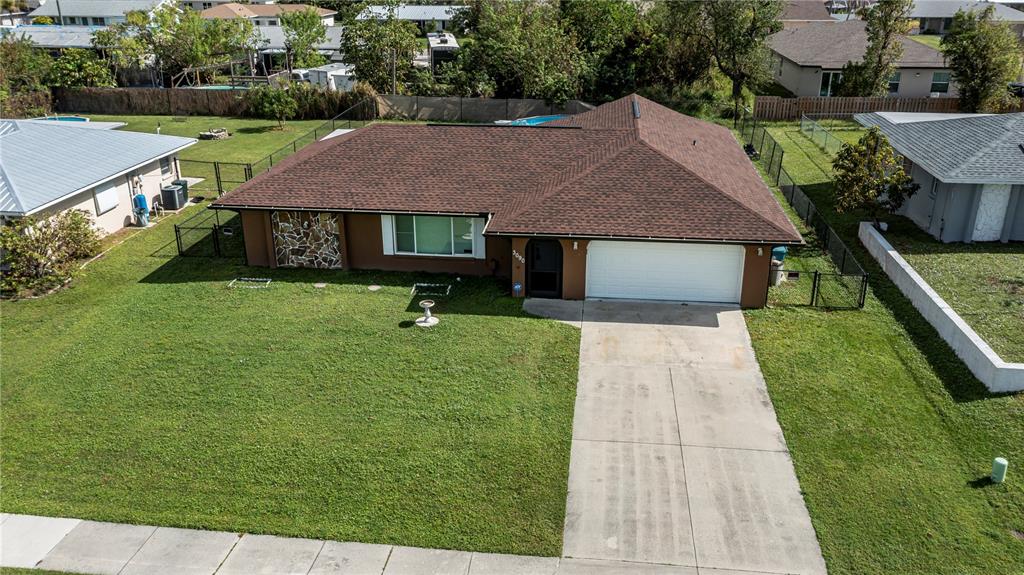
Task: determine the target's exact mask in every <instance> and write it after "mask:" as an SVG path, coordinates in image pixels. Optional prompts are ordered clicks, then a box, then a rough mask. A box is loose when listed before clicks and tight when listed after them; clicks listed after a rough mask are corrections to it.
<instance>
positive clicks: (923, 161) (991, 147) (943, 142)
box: [854, 112, 1024, 184]
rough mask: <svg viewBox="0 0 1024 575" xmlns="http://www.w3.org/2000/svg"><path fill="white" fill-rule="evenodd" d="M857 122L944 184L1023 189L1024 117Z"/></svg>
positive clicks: (878, 115) (875, 116)
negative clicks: (872, 128) (877, 132)
mask: <svg viewBox="0 0 1024 575" xmlns="http://www.w3.org/2000/svg"><path fill="white" fill-rule="evenodd" d="M897 117H898V118H899V119H898V120H897ZM854 119H856V120H857V121H858V122H860V123H861V124H862V125H864V126H869V127H870V126H878V128H879V129H880V130H881V131H882V133H884V134H885V135H886V137H888V138H889V142H890V143H891V144H892V147H893V148H895V149H896V151H897V152H899V153H900V154H902V155H903V156H905V157H907V158H908V159H909V160H911V161H912V162H914V163H915V164H917V165H919V166H921V167H922V168H924V169H925V170H927V171H928V173H930V174H932V175H933V176H935V177H936V178H938V179H939V180H941V181H943V182H947V183H962V184H1024V148H1021V146H1022V145H1024V113H1017V114H978V115H972V116H963V115H960V116H959V117H951V118H948V119H935V115H933V114H921V120H920V121H913V120H914V115H913V114H898V115H894V114H887V113H886V112H874V113H871V114H857V115H855V116H854Z"/></svg>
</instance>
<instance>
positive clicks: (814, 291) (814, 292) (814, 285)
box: [811, 270, 821, 307]
mask: <svg viewBox="0 0 1024 575" xmlns="http://www.w3.org/2000/svg"><path fill="white" fill-rule="evenodd" d="M820 281H821V272H819V271H818V270H814V279H813V280H811V306H812V307H813V306H816V305H818V285H819V282H820Z"/></svg>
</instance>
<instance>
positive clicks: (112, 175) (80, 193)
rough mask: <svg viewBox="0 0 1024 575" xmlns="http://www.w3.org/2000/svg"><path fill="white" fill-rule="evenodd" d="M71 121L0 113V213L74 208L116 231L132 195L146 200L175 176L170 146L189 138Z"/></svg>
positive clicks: (126, 220)
mask: <svg viewBox="0 0 1024 575" xmlns="http://www.w3.org/2000/svg"><path fill="white" fill-rule="evenodd" d="M76 124H79V123H78V122H58V121H53V120H0V220H9V219H13V218H20V217H24V216H46V215H49V214H54V213H57V212H62V211H65V210H70V209H78V210H83V211H86V212H88V213H89V214H90V215H92V216H93V218H94V220H95V225H96V227H97V228H98V229H99V230H101V231H102V232H105V233H111V232H116V231H117V230H119V229H121V228H123V227H125V226H127V225H130V224H131V222H132V220H133V215H132V197H133V196H134V195H135V194H136V193H138V192H142V193H143V194H145V195H146V198H147V199H148V201H149V203H150V205H153V202H154V201H156V200H157V199H158V198H159V197H160V190H161V188H162V187H163V186H165V185H167V184H169V183H170V182H171V181H173V180H175V179H178V178H179V176H180V171H179V168H178V161H177V159H178V152H180V151H181V150H183V149H185V148H187V147H189V146H191V145H192V144H195V143H196V140H194V139H192V138H180V137H177V136H160V135H156V134H144V133H140V132H123V131H120V130H104V129H93V128H86V127H82V126H80V125H76Z"/></svg>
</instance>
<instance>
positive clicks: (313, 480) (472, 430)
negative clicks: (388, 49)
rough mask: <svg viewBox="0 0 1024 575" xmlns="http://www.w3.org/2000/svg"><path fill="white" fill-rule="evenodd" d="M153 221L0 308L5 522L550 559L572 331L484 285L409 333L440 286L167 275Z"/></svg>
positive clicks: (572, 362)
mask: <svg viewBox="0 0 1024 575" xmlns="http://www.w3.org/2000/svg"><path fill="white" fill-rule="evenodd" d="M196 209H199V208H190V209H189V211H190V212H194V211H195V210H196ZM168 219H169V220H171V221H176V220H180V219H181V217H180V216H178V217H176V218H173V219H172V218H168ZM170 223H171V222H170V221H164V222H162V223H161V224H159V225H158V226H157V227H156V228H153V229H150V230H147V231H144V232H141V233H139V234H138V235H135V236H133V237H131V238H130V239H128V240H127V241H126V242H125V243H124V244H122V245H120V246H118V247H116V248H114V249H113V250H112V251H111V252H109V254H108V255H106V256H105V257H103V258H101V259H99V260H97V261H96V262H95V263H93V264H92V265H90V266H89V267H88V268H87V269H86V271H85V272H84V274H83V275H82V276H81V277H80V278H79V279H77V280H75V282H73V284H72V286H71V287H70V288H69V289H67V290H65V291H63V292H59V293H57V294H54V295H51V296H48V297H46V298H43V299H38V300H26V301H16V302H9V301H7V302H3V303H0V312H2V317H3V354H2V357H0V371H2V373H3V386H2V389H0V394H2V395H0V397H2V405H3V410H2V413H0V421H2V434H3V437H2V443H3V459H2V468H0V472H2V475H3V478H4V493H3V498H2V502H0V508H2V510H3V511H5V512H13V513H32V514H41V515H58V516H70V517H83V518H89V519H96V520H103V521H118V522H128V523H146V524H155V525H168V526H180V527H192V528H204V529H218V530H229V531H245V532H253V533H275V534H281V535H291V536H303V537H315V538H327V539H335V540H342V541H366V542H378V543H392V544H403V545H414V546H422V547H440V548H458V549H467V550H477V551H495V552H506V553H521V554H538V555H558V554H559V553H560V551H561V545H562V528H563V521H564V513H565V497H566V481H567V475H568V464H569V447H570V437H571V427H572V415H573V402H574V398H575V383H576V371H577V361H578V360H577V357H578V346H579V332H578V330H576V329H574V328H572V327H569V326H566V325H563V324H560V323H557V322H554V321H549V320H544V319H537V318H532V317H528V316H527V315H526V314H524V313H523V312H522V310H521V306H520V303H521V302H519V301H516V300H513V299H511V298H510V297H508V296H506V295H505V294H504V293H503V291H502V289H501V288H500V287H499V286H498V285H497V284H496V283H494V282H492V281H491V280H489V279H464V280H463V281H461V282H458V283H457V284H456V287H455V290H454V293H453V295H452V297H451V298H450V299H448V300H440V302H439V305H438V307H437V308H436V310H435V311H436V312H437V313H438V315H439V316H440V317H441V318H442V320H441V324H440V325H439V326H438V327H435V328H432V329H430V330H423V329H421V328H418V327H415V326H413V325H412V321H413V320H414V319H415V318H416V317H417V316H418V315H421V312H420V310H419V308H418V307H416V306H415V301H417V300H418V299H419V298H413V297H412V296H411V295H410V286H411V284H412V283H413V282H414V281H422V278H426V279H427V280H428V281H431V280H432V281H439V280H443V281H451V279H450V278H448V277H447V276H440V277H438V276H413V275H409V274H388V273H373V272H351V273H347V272H340V271H338V272H329V271H316V270H284V269H281V270H269V269H263V268H260V269H256V268H247V267H245V266H242V265H240V264H238V263H236V262H235V261H230V260H214V259H204V258H180V257H176V256H173V253H174V250H175V248H174V234H173V229H172V227H171V226H170V225H169V224H170ZM238 276H259V277H269V278H273V282H272V283H271V284H270V287H269V288H267V289H240V288H229V287H228V286H227V284H228V282H229V280H231V279H232V278H235V277H238ZM314 282H326V283H327V285H326V287H324V288H322V289H317V288H316V287H315V286H314V285H313V284H314ZM371 284H380V285H381V286H383V288H382V289H381V290H380V291H377V292H371V291H369V290H368V289H367V288H368V286H369V285H371Z"/></svg>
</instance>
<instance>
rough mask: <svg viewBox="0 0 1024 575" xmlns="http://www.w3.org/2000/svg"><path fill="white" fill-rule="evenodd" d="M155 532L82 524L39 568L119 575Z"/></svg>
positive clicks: (146, 528) (140, 527)
mask: <svg viewBox="0 0 1024 575" xmlns="http://www.w3.org/2000/svg"><path fill="white" fill-rule="evenodd" d="M155 531H156V527H153V526H151V525H124V524H122V523H101V522H98V521H83V522H81V523H79V524H78V526H76V527H75V528H74V529H72V530H71V531H70V532H69V533H68V534H67V536H65V537H64V539H62V540H61V542H60V543H58V544H57V546H56V547H54V548H53V550H52V551H50V552H49V553H48V554H47V555H46V557H45V558H44V559H43V560H42V562H41V563H39V568H40V569H50V570H53V571H70V572H73V573H96V574H110V575H117V574H118V573H120V572H121V569H123V568H124V566H125V565H126V564H127V563H128V561H129V560H130V559H131V558H132V557H133V556H134V555H135V554H136V553H138V551H139V549H141V548H142V545H143V544H144V543H145V542H146V541H147V540H148V539H149V538H150V536H152V535H153V533H154V532H155Z"/></svg>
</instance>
